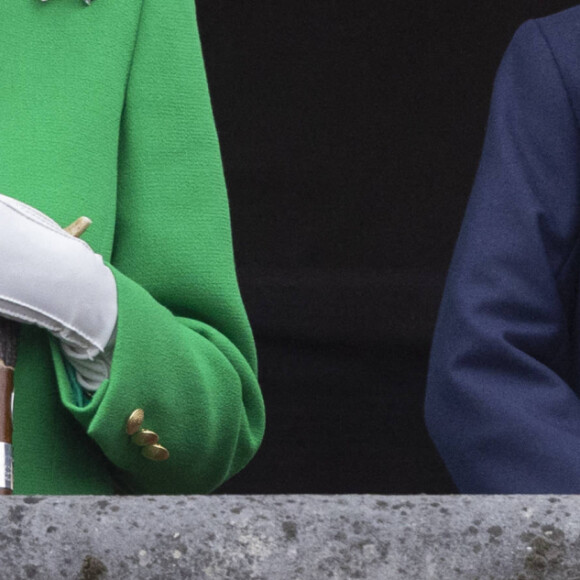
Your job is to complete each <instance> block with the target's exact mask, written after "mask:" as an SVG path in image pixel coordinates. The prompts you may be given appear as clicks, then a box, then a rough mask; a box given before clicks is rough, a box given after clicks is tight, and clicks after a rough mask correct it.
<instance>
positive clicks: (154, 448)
mask: <svg viewBox="0 0 580 580" xmlns="http://www.w3.org/2000/svg"><path fill="white" fill-rule="evenodd" d="M144 419H145V411H143V409H135V410H134V411H133V412H132V413H131V415H130V416H129V419H127V426H126V431H127V435H131V442H132V443H134V444H135V445H138V446H139V447H143V449H142V450H141V455H143V457H146V458H147V459H151V460H152V461H165V460H166V459H168V458H169V451H167V449H165V447H163V445H159V443H158V442H159V435H157V433H155V431H150V430H149V429H142V428H141V425H142V424H143V420H144Z"/></svg>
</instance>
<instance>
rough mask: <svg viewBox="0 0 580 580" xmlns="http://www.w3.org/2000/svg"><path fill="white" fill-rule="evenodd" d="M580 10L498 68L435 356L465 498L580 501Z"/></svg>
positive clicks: (539, 24) (447, 456) (514, 50)
mask: <svg viewBox="0 0 580 580" xmlns="http://www.w3.org/2000/svg"><path fill="white" fill-rule="evenodd" d="M579 119H580V6H578V7H574V8H571V9H568V10H564V11H561V12H558V13H556V14H552V15H550V16H546V17H543V18H538V19H531V20H527V21H526V22H524V23H523V24H522V25H521V26H520V27H519V28H518V29H517V31H516V32H515V34H514V35H513V37H512V39H511V41H510V44H509V46H508V47H507V49H506V50H505V52H504V55H503V58H502V60H501V63H500V65H499V68H498V69H497V73H496V77H495V81H494V85H493V92H492V99H491V105H490V110H489V117H488V123H487V127H486V133H485V140H484V145H483V151H482V155H481V159H480V163H479V167H478V170H477V174H476V176H475V180H474V184H473V189H472V191H471V195H470V198H469V201H468V204H467V208H466V211H465V216H464V220H463V223H462V226H461V230H460V233H459V237H458V239H457V242H456V245H455V249H454V253H453V257H452V261H451V264H450V267H449V271H448V274H447V280H446V284H445V289H444V293H443V298H442V301H441V305H440V309H439V314H438V318H437V324H436V328H435V333H434V336H433V342H432V346H431V353H430V360H429V372H428V379H427V395H426V402H425V413H426V422H427V427H428V429H429V432H430V434H431V437H432V438H433V440H434V441H435V444H436V445H437V448H438V449H439V452H440V454H441V456H442V457H443V459H444V461H445V463H446V465H447V467H448V469H449V472H450V473H451V476H452V477H453V479H454V481H455V482H456V484H457V486H458V488H459V490H460V491H461V492H464V493H580V341H579V334H580V332H579V331H580V308H579V295H578V279H579V275H580V274H579V271H580V267H579V266H580V241H579V239H580V238H579V234H580V131H579V123H578V120H579Z"/></svg>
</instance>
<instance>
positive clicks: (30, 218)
mask: <svg viewBox="0 0 580 580" xmlns="http://www.w3.org/2000/svg"><path fill="white" fill-rule="evenodd" d="M0 256H1V262H0V316H3V317H5V318H10V319H12V320H16V321H18V322H22V323H28V324H35V325H37V326H40V327H41V328H45V329H46V330H48V331H49V332H51V333H52V334H53V335H55V336H56V337H57V338H59V339H60V341H61V344H62V349H63V352H64V354H65V356H66V357H67V359H68V360H69V361H70V363H71V364H72V365H73V366H74V367H75V369H76V371H77V378H78V381H79V383H80V384H81V385H82V386H83V387H84V388H86V389H88V390H93V391H94V390H96V389H97V387H98V386H99V384H100V383H101V382H102V381H103V380H104V379H106V378H108V376H109V370H110V365H111V358H112V350H113V347H114V342H115V336H116V323H117V286H116V283H115V279H114V276H113V273H112V272H111V270H110V269H109V268H108V267H107V266H106V265H105V264H104V263H103V258H102V257H101V256H100V255H99V254H96V253H95V252H93V250H92V249H91V247H90V246H89V245H88V244H87V243H86V242H84V241H83V240H81V239H78V238H75V237H74V236H72V235H71V234H69V233H68V232H66V231H64V230H63V229H62V228H61V226H59V225H58V224H57V223H56V222H54V221H53V220H52V219H50V218H49V217H48V216H46V215H45V214H43V213H42V212H40V211H38V210H36V209H34V208H33V207H31V206H29V205H26V204H25V203H22V202H20V201H17V200H15V199H13V198H11V197H8V196H6V195H2V194H0Z"/></svg>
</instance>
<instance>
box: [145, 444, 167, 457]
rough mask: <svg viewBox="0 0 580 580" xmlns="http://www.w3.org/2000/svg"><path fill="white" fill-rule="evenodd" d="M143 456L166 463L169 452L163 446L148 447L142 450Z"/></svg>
mask: <svg viewBox="0 0 580 580" xmlns="http://www.w3.org/2000/svg"><path fill="white" fill-rule="evenodd" d="M141 455H143V457H146V458H147V459H151V460H152V461H165V460H166V459H167V458H168V457H169V451H167V449H165V447H163V446H162V445H147V447H143V449H142V450H141Z"/></svg>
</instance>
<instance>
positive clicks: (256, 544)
mask: <svg viewBox="0 0 580 580" xmlns="http://www.w3.org/2000/svg"><path fill="white" fill-rule="evenodd" d="M0 515H1V517H2V521H3V525H2V530H1V531H0V577H1V578H2V579H6V580H12V579H19V578H23V579H29V578H37V579H39V580H45V579H50V580H53V579H58V578H74V579H82V580H101V579H102V580H104V579H109V578H110V579H115V580H118V579H165V578H167V579H181V578H191V579H195V580H197V579H206V578H207V579H210V578H211V579H220V580H221V579H226V578H227V579H240V580H241V579H243V580H258V579H263V580H277V579H281V580H282V579H283V580H293V579H296V580H303V579H313V580H321V579H326V578H333V579H351V578H368V579H377V580H391V579H399V578H401V579H407V578H409V579H410V578H413V579H420V580H424V579H430V578H436V579H440V580H451V579H456V578H457V579H470V580H471V579H473V580H475V579H479V580H490V579H498V580H499V579H501V580H508V579H510V580H511V579H513V580H536V579H544V578H545V579H550V580H553V579H560V578H562V579H564V578H565V579H567V580H571V579H580V496H529V495H521V496H426V495H420V496H382V495H336V496H325V495H250V496H239V495H238V496H236V495H210V496H141V497H127V496H107V497H100V496H82V497H81V496H58V497H57V496H30V497H26V496H13V497H4V498H2V499H1V500H0Z"/></svg>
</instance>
